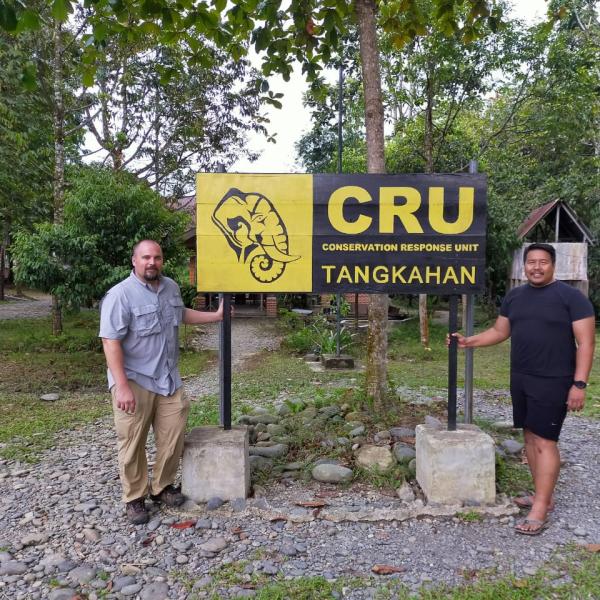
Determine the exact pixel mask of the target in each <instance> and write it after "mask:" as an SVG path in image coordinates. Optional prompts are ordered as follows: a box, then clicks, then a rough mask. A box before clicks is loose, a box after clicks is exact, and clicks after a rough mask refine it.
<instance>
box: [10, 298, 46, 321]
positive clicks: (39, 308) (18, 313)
mask: <svg viewBox="0 0 600 600" xmlns="http://www.w3.org/2000/svg"><path fill="white" fill-rule="evenodd" d="M6 300H7V301H6V302H0V321H2V320H3V319H21V318H34V317H46V316H48V315H49V314H50V309H51V308H52V300H51V298H50V297H49V296H41V297H40V298H35V299H33V298H18V297H17V296H7V297H6Z"/></svg>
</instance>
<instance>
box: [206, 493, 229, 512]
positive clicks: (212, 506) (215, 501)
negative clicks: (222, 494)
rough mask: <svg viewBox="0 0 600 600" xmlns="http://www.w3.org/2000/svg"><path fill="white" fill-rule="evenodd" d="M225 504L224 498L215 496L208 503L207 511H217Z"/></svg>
mask: <svg viewBox="0 0 600 600" xmlns="http://www.w3.org/2000/svg"><path fill="white" fill-rule="evenodd" d="M223 504H225V500H223V498H219V497H218V496H213V497H212V498H209V499H208V502H207V503H206V510H217V508H221V506H223Z"/></svg>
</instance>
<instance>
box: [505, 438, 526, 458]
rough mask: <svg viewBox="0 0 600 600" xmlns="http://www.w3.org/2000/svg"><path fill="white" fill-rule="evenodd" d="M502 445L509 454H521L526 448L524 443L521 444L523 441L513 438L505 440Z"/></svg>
mask: <svg viewBox="0 0 600 600" xmlns="http://www.w3.org/2000/svg"><path fill="white" fill-rule="evenodd" d="M501 446H502V448H504V450H506V451H507V452H508V453H509V454H519V452H521V450H523V448H524V445H523V444H521V442H517V440H513V439H512V438H508V439H506V440H503V441H502V443H501Z"/></svg>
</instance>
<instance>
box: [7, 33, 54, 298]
mask: <svg viewBox="0 0 600 600" xmlns="http://www.w3.org/2000/svg"><path fill="white" fill-rule="evenodd" d="M44 49H45V43H44V40H43V38H41V36H39V35H34V34H31V33H29V34H24V35H23V36H21V37H20V38H19V39H16V38H14V37H13V36H10V35H8V34H6V33H4V32H1V31H0V223H1V225H0V300H1V299H3V298H4V269H5V267H6V266H7V262H6V258H7V250H8V247H9V245H10V240H11V237H12V230H13V228H14V227H18V226H30V225H31V224H32V223H34V222H37V221H39V220H40V219H43V218H47V217H48V215H49V214H50V210H51V204H50V197H51V186H50V179H51V165H52V160H53V141H52V124H51V119H50V115H49V107H48V103H47V101H46V98H45V96H44V94H43V92H42V90H41V87H40V85H34V81H33V79H32V78H31V72H32V70H33V69H34V68H35V62H34V61H36V60H40V59H41V57H42V56H43V53H44Z"/></svg>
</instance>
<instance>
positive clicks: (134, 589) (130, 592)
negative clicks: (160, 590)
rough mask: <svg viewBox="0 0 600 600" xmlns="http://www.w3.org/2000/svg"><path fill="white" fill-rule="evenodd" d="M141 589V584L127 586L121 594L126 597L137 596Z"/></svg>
mask: <svg viewBox="0 0 600 600" xmlns="http://www.w3.org/2000/svg"><path fill="white" fill-rule="evenodd" d="M141 589H142V585H141V584H140V583H134V584H132V585H126V586H125V587H124V588H122V589H121V594H122V595H123V596H125V597H127V596H135V595H136V594H137V593H138V592H139V591H140V590H141Z"/></svg>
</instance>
